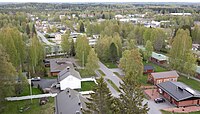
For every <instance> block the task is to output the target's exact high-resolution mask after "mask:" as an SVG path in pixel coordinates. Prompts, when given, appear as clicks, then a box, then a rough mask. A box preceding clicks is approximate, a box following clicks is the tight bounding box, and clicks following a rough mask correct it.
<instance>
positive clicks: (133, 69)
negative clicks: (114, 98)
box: [119, 49, 149, 114]
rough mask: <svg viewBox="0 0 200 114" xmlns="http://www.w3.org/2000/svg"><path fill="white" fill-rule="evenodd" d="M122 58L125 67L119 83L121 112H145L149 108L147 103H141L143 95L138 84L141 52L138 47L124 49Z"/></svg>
mask: <svg viewBox="0 0 200 114" xmlns="http://www.w3.org/2000/svg"><path fill="white" fill-rule="evenodd" d="M127 52H128V53H127ZM125 55H126V56H125ZM122 58H123V59H125V60H126V62H125V65H124V66H125V68H126V69H125V77H124V79H123V83H121V84H120V85H121V87H120V89H121V94H120V105H119V107H120V111H121V114H147V112H148V110H149V108H148V105H147V103H146V104H143V100H144V95H143V92H142V90H141V88H140V84H139V79H140V77H141V76H142V73H143V64H142V57H141V54H140V52H139V50H138V49H132V50H131V51H129V50H128V51H126V53H124V55H123V57H122ZM120 64H122V63H121V61H120Z"/></svg>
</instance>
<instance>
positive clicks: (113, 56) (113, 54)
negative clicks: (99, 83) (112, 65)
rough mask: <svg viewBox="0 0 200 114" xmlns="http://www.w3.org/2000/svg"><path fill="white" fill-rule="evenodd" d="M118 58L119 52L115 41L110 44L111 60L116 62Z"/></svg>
mask: <svg viewBox="0 0 200 114" xmlns="http://www.w3.org/2000/svg"><path fill="white" fill-rule="evenodd" d="M117 59H118V54H117V47H116V45H115V43H111V45H110V60H111V61H112V62H116V61H117Z"/></svg>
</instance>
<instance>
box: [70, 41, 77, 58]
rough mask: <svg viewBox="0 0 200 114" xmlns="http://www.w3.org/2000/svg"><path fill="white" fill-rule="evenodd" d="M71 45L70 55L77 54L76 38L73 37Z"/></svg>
mask: <svg viewBox="0 0 200 114" xmlns="http://www.w3.org/2000/svg"><path fill="white" fill-rule="evenodd" d="M70 45H71V47H70V55H71V56H75V55H76V52H75V46H74V40H73V39H72V41H71V44H70Z"/></svg>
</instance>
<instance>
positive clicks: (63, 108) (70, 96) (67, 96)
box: [55, 88, 88, 114]
mask: <svg viewBox="0 0 200 114" xmlns="http://www.w3.org/2000/svg"><path fill="white" fill-rule="evenodd" d="M55 101H56V102H55V110H56V113H55V114H82V112H81V111H82V110H83V109H86V104H85V102H87V101H88V100H87V99H86V98H84V97H83V96H82V95H81V94H80V93H78V92H77V91H75V90H72V89H69V88H67V89H65V90H64V91H62V92H60V93H59V94H58V95H57V96H56V97H55Z"/></svg>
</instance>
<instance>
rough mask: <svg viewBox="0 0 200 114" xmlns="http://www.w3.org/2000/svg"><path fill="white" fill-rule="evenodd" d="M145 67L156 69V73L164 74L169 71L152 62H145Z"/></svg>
mask: <svg viewBox="0 0 200 114" xmlns="http://www.w3.org/2000/svg"><path fill="white" fill-rule="evenodd" d="M143 65H144V66H145V65H151V66H153V67H154V69H155V72H164V71H167V69H165V68H163V67H160V66H158V65H156V64H154V63H151V62H150V61H149V62H148V63H146V61H143Z"/></svg>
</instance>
